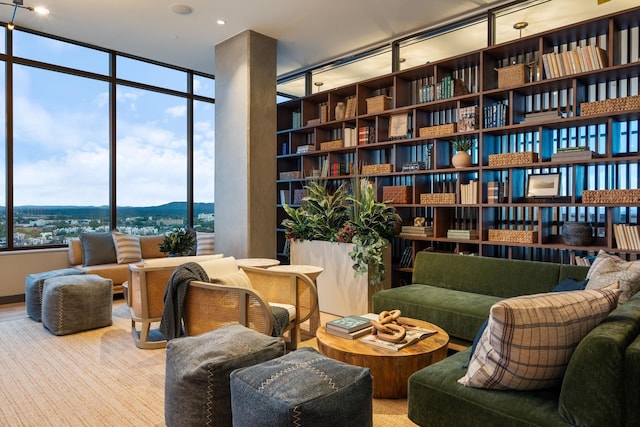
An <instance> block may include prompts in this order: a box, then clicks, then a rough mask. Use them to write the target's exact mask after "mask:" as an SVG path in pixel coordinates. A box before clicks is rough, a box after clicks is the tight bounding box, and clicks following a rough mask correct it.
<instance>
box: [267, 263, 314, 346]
mask: <svg viewBox="0 0 640 427" xmlns="http://www.w3.org/2000/svg"><path fill="white" fill-rule="evenodd" d="M267 270H273V271H286V272H289V273H302V274H306V275H307V276H309V279H311V280H313V283H315V285H316V287H317V286H318V282H317V281H316V278H317V277H318V276H319V275H320V273H322V272H323V271H324V269H323V268H322V267H318V266H316V265H304V264H290V265H275V266H273V267H269V268H268V269H267ZM298 297H301V295H299V296H298ZM309 308H311V307H309ZM319 327H320V304H318V309H317V310H316V311H314V312H313V313H311V317H310V318H309V333H310V334H311V335H312V336H315V335H316V330H317V329H318V328H319Z"/></svg>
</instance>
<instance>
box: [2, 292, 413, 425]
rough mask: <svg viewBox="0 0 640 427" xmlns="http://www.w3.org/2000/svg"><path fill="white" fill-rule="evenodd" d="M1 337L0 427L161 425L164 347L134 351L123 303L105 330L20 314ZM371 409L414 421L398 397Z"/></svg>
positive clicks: (378, 421)
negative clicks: (71, 329) (55, 329)
mask: <svg viewBox="0 0 640 427" xmlns="http://www.w3.org/2000/svg"><path fill="white" fill-rule="evenodd" d="M0 337H2V341H1V342H0V426H12V427H16V426H33V427H36V426H37V427H42V426H91V427H95V426H141V427H143V426H163V425H164V369H165V351H164V349H161V350H140V349H138V348H136V346H135V345H134V343H133V339H132V337H131V332H130V320H129V311H128V308H127V307H126V305H125V304H124V303H123V301H114V309H113V325H112V326H109V327H106V328H101V329H96V330H92V331H86V332H80V333H77V334H73V335H67V336H62V337H57V336H55V335H53V334H51V333H49V332H48V331H47V330H45V329H44V328H43V326H42V324H41V323H37V322H34V321H33V320H31V319H29V318H26V317H25V318H22V319H18V320H11V321H4V322H0ZM301 345H310V346H313V345H315V339H308V340H307V341H305V342H304V343H301ZM373 410H374V415H373V420H374V425H375V426H379V427H387V426H388V427H402V426H415V424H414V423H412V422H411V421H409V420H408V418H407V401H406V400H404V399H399V400H384V399H374V403H373ZM336 427H337V426H336Z"/></svg>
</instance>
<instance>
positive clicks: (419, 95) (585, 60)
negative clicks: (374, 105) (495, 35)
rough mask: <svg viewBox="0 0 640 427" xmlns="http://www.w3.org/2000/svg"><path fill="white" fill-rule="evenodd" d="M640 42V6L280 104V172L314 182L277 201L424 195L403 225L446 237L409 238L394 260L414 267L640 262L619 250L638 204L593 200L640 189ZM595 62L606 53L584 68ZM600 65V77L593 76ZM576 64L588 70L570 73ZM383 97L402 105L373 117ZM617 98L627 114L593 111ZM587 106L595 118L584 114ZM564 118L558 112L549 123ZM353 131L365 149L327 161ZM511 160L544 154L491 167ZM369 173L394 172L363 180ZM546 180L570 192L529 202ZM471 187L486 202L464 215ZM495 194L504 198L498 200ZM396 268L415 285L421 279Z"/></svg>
mask: <svg viewBox="0 0 640 427" xmlns="http://www.w3.org/2000/svg"><path fill="white" fill-rule="evenodd" d="M639 33H640V8H633V9H629V10H626V11H623V12H619V13H616V14H612V15H607V16H603V17H599V18H595V19H591V20H588V21H585V22H581V23H577V24H574V25H570V26H566V27H563V28H560V29H557V30H552V31H547V32H544V33H540V34H536V35H532V36H528V37H523V38H521V39H518V40H515V41H511V42H507V43H503V44H500V45H496V46H490V47H487V48H484V49H481V50H478V51H473V52H469V53H466V54H463V55H458V56H455V57H452V58H448V59H444V60H441V61H437V62H433V63H429V64H426V65H422V66H418V67H414V68H411V69H407V70H402V71H398V72H395V73H391V74H388V75H384V76H380V77H377V78H373V79H369V80H365V81H362V82H359V83H355V84H351V85H348V86H345V87H341V88H338V89H332V90H328V91H325V92H320V93H316V94H313V95H310V96H307V97H303V98H299V99H295V100H291V101H287V102H284V103H282V104H279V105H278V119H277V120H278V127H277V129H278V130H277V136H276V139H277V147H278V156H277V167H278V172H282V171H292V170H295V171H299V172H300V175H301V176H302V178H300V179H278V180H277V188H278V194H277V199H278V203H280V193H281V191H284V192H285V193H289V194H290V197H289V200H293V194H294V191H295V190H299V189H301V188H302V187H303V186H304V185H305V184H306V183H307V182H309V181H310V180H314V179H319V178H321V179H325V180H327V182H328V183H329V185H335V186H336V187H337V186H339V185H340V184H341V183H343V182H344V181H351V180H355V179H360V178H362V177H366V178H367V179H370V180H371V181H372V182H373V183H374V184H375V186H376V188H377V189H378V197H379V200H382V193H383V187H385V186H408V187H411V193H410V197H409V200H408V201H409V203H406V204H397V205H395V206H396V208H397V210H398V212H399V213H400V215H401V216H402V218H403V220H404V224H405V225H411V224H412V223H413V219H414V218H415V217H424V218H426V220H427V225H432V226H433V227H434V233H433V237H424V236H418V237H413V236H412V235H409V236H407V235H406V234H403V235H402V236H399V237H398V238H396V239H395V241H394V242H393V253H394V259H398V260H399V258H400V256H401V255H402V252H403V250H404V248H405V247H406V246H407V245H411V246H412V248H413V252H414V256H415V252H417V251H420V250H425V249H429V250H436V251H447V252H462V253H472V254H478V255H482V256H493V257H504V258H517V259H533V260H540V261H550V262H561V263H573V260H574V257H575V256H587V255H590V254H594V255H595V254H596V253H597V252H598V250H600V249H603V250H606V251H608V252H613V253H617V254H619V255H621V256H622V257H625V258H627V259H637V258H638V256H639V255H640V251H638V250H632V249H619V248H618V245H617V242H616V239H615V233H614V227H615V226H617V225H619V224H625V225H631V226H635V225H638V224H639V222H638V209H639V207H638V204H637V203H636V204H634V203H620V204H615V203H614V204H611V203H604V204H597V203H584V202H583V200H582V193H583V191H586V190H611V189H629V188H637V185H638V181H639V180H640V167H639V166H640V165H639V164H640V152H639V148H638V146H639V145H640V143H639V141H638V138H639V137H638V132H639V122H640V105H636V102H635V101H636V99H635V95H638V94H639V93H640V92H639V79H640V61H639V52H638V50H639V46H638V44H639V43H640V40H639V37H638V34H639ZM590 47H595V48H590ZM589 51H593V52H596V53H595V54H594V55H595V56H594V57H588V56H587V57H585V54H588V52H589ZM600 51H601V52H600ZM565 52H570V53H568V54H565ZM597 52H600V57H598V53H597ZM602 53H604V56H603V55H602ZM551 57H554V58H555V57H562V58H565V60H567V61H569V62H568V63H567V64H565V65H566V66H567V68H571V71H570V72H569V71H566V70H565V72H560V71H558V72H555V73H554V72H551V71H547V70H545V64H544V61H543V59H546V60H547V61H548V60H549V59H550V58H551ZM603 57H606V60H603V59H602V58H603ZM598 58H600V59H599V60H600V61H601V62H599V63H598V65H597V66H595V65H591V66H589V65H588V64H589V61H597V60H598ZM572 60H573V61H578V62H576V63H574V64H573V65H571V62H570V61H572ZM580 61H582V62H580ZM514 64H522V66H520V67H514V71H513V72H514V73H519V74H514V75H507V76H506V78H505V76H504V75H500V74H501V73H504V72H507V73H509V72H511V71H510V70H507V69H506V67H511V66H512V65H514ZM547 67H548V65H547ZM497 70H500V71H497ZM523 70H524V72H523ZM522 76H524V77H522ZM513 79H516V81H517V84H513V81H514V80H513ZM518 79H521V80H518ZM505 82H506V83H505ZM505 84H507V86H505V87H502V86H504V85H505ZM427 90H428V91H431V92H430V94H429V95H426V91H427ZM376 96H389V97H390V98H391V101H390V105H388V106H387V107H388V108H387V109H384V110H381V111H376V112H370V111H367V99H368V98H372V97H376ZM616 98H628V99H627V100H622V101H616V102H612V103H610V104H611V105H624V107H623V108H622V107H621V109H619V110H606V109H605V110H602V111H598V110H597V108H600V107H599V104H589V103H595V102H597V101H602V100H608V99H616ZM625 101H628V102H626V103H625ZM338 102H344V103H345V105H346V104H347V103H349V105H350V106H352V108H351V110H352V111H351V112H350V113H347V114H346V115H345V117H344V118H342V119H340V120H336V119H335V107H336V104H337V103H338ZM321 106H326V107H323V108H324V110H323V111H324V116H326V117H321V114H320V112H321ZM474 107H475V108H474ZM583 108H584V109H585V111H587V110H588V111H589V113H588V115H586V114H582V109H583ZM474 111H475V112H477V116H476V117H475V120H474V117H473V112H474ZM554 111H555V112H557V114H553V113H548V112H554ZM470 112H471V113H470ZM462 113H464V114H465V116H464V122H463V121H462V117H459V115H460V114H462ZM404 114H406V115H407V133H406V135H403V136H400V137H398V136H394V137H389V130H390V120H391V117H392V116H394V115H404ZM470 114H471V116H470ZM527 116H529V120H527ZM469 117H471V120H469ZM474 121H475V125H474ZM458 123H460V124H461V126H460V128H461V129H462V132H460V131H458V129H457V125H458ZM435 126H438V128H433V127H435ZM421 128H432V129H431V130H430V131H434V130H437V131H438V132H439V133H436V134H430V133H429V132H430V131H421V130H420V129H421ZM345 129H349V131H347V132H345ZM352 132H356V135H358V136H357V137H356V145H352V144H343V146H342V147H340V148H336V149H329V150H320V146H321V144H322V143H325V142H329V141H334V140H335V139H336V138H337V137H338V136H340V135H345V133H347V134H352ZM421 134H423V135H428V136H424V137H423V136H420V135H421ZM459 136H465V137H471V138H473V139H474V141H475V146H474V148H473V149H472V151H471V157H472V166H470V167H466V168H462V169H456V168H454V167H453V166H452V164H451V157H452V154H453V152H452V150H451V147H450V144H449V142H450V141H451V140H452V139H454V138H456V137H459ZM307 144H311V145H314V146H315V148H316V151H313V152H307V153H301V154H297V153H296V150H297V147H299V146H301V145H307ZM325 146H327V145H325ZM577 146H586V147H587V148H588V149H589V150H590V151H592V152H593V153H594V155H593V157H592V158H585V159H577V160H576V159H568V160H564V161H562V160H558V159H557V158H556V159H553V160H552V156H553V154H554V153H557V152H558V151H559V150H562V149H566V148H567V147H577ZM508 153H533V154H534V155H533V156H527V155H524V154H523V156H521V158H522V159H525V160H522V161H523V163H513V164H499V165H496V164H493V163H491V164H490V161H489V159H490V156H492V155H496V154H508ZM507 157H508V156H507ZM516 157H518V156H516ZM556 157H557V156H556ZM492 158H495V157H493V156H492ZM416 162H422V164H424V168H419V169H414V170H409V171H406V172H403V165H406V164H409V163H416ZM325 164H326V165H327V166H325ZM336 165H337V166H336ZM340 165H343V166H344V167H341V166H340ZM365 165H390V166H385V167H381V168H379V169H380V172H374V173H366V174H363V173H362V167H363V166H365ZM389 168H391V170H389ZM365 169H367V170H368V171H370V170H371V169H372V168H371V167H368V168H365ZM373 169H374V170H375V169H376V168H375V167H374V168H373ZM323 170H324V171H329V173H324V174H323V173H322V171H323ZM331 171H338V173H337V174H332V173H330V172H331ZM318 174H320V176H318ZM539 174H559V175H560V178H559V191H558V193H557V195H553V196H548V197H528V196H527V193H526V190H527V183H528V182H529V179H530V176H531V175H539ZM323 175H324V176H323ZM278 176H280V175H278ZM470 181H476V182H477V195H478V196H477V202H476V203H468V200H467V203H465V204H462V203H461V188H462V186H463V185H466V184H468V183H469V182H470ZM634 186H635V187H634ZM496 189H500V191H501V194H500V196H499V197H498V196H497V195H496V194H495V191H496ZM489 190H490V191H491V194H490V192H489ZM448 192H453V193H455V194H456V198H455V202H454V203H450V204H445V205H440V204H430V205H427V204H421V203H420V201H421V195H422V194H430V193H448ZM277 209H278V224H276V232H277V236H278V238H277V241H278V254H279V256H283V255H284V254H283V248H284V245H285V242H284V240H285V239H284V230H283V229H282V228H281V225H280V223H281V221H282V220H283V219H284V218H285V214H284V211H283V209H282V205H281V204H278V205H277ZM565 221H588V222H590V223H591V224H592V226H593V228H594V239H593V241H592V244H591V245H589V246H580V247H574V246H568V245H566V244H564V242H563V239H562V226H563V223H564V222H565ZM449 229H472V230H476V231H477V232H478V239H473V240H466V239H449V238H447V232H448V230H449ZM496 229H497V230H521V231H530V232H531V233H520V234H523V235H526V236H527V239H529V240H528V241H522V242H505V241H495V240H489V230H496ZM492 234H493V235H495V234H496V233H495V232H494V233H492ZM498 234H500V233H498ZM515 234H518V233H515ZM396 271H398V272H400V273H402V274H409V273H410V272H411V269H410V268H409V269H407V268H403V269H400V268H398V269H396Z"/></svg>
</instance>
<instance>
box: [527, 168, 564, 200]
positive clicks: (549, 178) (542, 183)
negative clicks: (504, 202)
mask: <svg viewBox="0 0 640 427" xmlns="http://www.w3.org/2000/svg"><path fill="white" fill-rule="evenodd" d="M559 192H560V174H559V173H547V174H539V175H529V180H528V181H527V197H557V196H558V195H559Z"/></svg>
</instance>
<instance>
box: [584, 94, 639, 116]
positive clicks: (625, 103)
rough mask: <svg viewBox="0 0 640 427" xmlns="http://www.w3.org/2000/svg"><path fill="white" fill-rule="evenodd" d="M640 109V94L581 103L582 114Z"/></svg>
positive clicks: (589, 114) (593, 114) (590, 114)
mask: <svg viewBox="0 0 640 427" xmlns="http://www.w3.org/2000/svg"><path fill="white" fill-rule="evenodd" d="M638 109H640V95H634V96H626V97H624V98H613V99H605V100H603V101H594V102H583V103H581V104H580V115H581V116H595V115H598V114H608V113H610V112H611V111H632V110H638Z"/></svg>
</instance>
